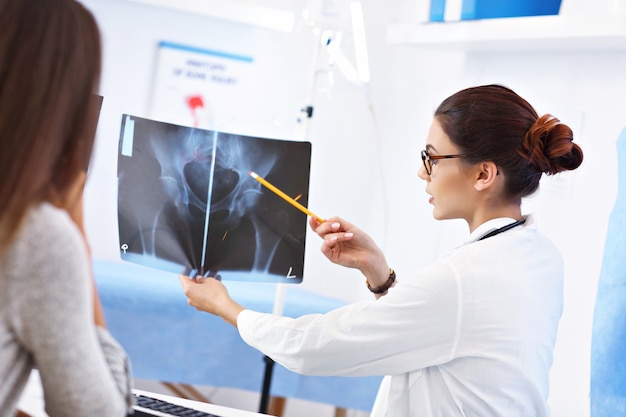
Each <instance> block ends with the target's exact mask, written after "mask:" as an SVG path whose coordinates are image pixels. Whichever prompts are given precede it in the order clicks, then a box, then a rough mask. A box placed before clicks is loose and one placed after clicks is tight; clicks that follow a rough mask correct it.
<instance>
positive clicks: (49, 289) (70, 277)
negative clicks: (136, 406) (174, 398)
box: [0, 204, 131, 417]
mask: <svg viewBox="0 0 626 417" xmlns="http://www.w3.org/2000/svg"><path fill="white" fill-rule="evenodd" d="M90 268H91V267H90V263H89V258H88V255H87V251H86V248H85V244H84V241H83V240H82V237H81V235H80V232H79V230H78V228H77V227H76V226H75V225H74V223H73V222H72V221H71V219H70V218H69V216H68V215H67V213H66V212H65V211H62V210H59V209H57V208H55V207H53V206H52V205H50V204H42V205H40V206H39V207H36V208H34V209H32V210H31V212H30V213H29V214H28V219H27V222H26V224H25V227H24V228H23V229H22V230H21V232H20V234H19V235H18V236H17V238H16V239H15V241H14V242H13V243H12V244H11V246H10V248H9V249H8V251H6V252H5V253H4V254H3V255H0V417H12V416H13V414H14V412H15V407H16V404H17V402H18V401H19V398H20V395H21V392H22V390H23V389H24V386H25V384H26V382H27V379H28V377H29V375H30V372H31V370H32V369H33V368H37V369H38V370H39V373H40V375H41V381H42V384H43V392H44V401H45V407H46V412H47V413H48V414H49V415H50V416H52V417H56V416H64V417H72V416H80V417H84V416H98V417H107V416H117V417H122V416H125V415H126V413H127V412H128V410H129V404H130V403H131V400H130V386H131V376H130V369H129V364H128V359H127V356H126V354H125V352H124V350H123V349H122V348H121V347H120V346H119V345H118V344H117V343H116V342H115V340H114V339H113V338H112V337H111V335H110V334H109V333H108V332H107V331H106V330H105V329H103V328H100V327H96V326H95V325H94V321H93V316H94V314H93V299H92V284H91V271H90Z"/></svg>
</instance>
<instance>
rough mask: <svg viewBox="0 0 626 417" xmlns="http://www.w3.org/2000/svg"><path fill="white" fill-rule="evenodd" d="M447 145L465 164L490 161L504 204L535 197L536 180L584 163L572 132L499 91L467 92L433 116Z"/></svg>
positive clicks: (484, 88)
mask: <svg viewBox="0 0 626 417" xmlns="http://www.w3.org/2000/svg"><path fill="white" fill-rule="evenodd" d="M435 117H436V118H437V120H438V121H439V122H440V123H441V126H442V128H443V130H444V132H445V133H446V134H447V135H448V136H449V137H450V140H451V141H452V142H453V143H454V144H455V145H456V146H458V147H459V150H460V152H459V153H462V154H465V155H467V157H466V158H464V161H466V162H467V163H469V164H475V163H478V162H483V161H493V162H494V163H495V164H496V165H497V166H498V170H501V171H502V172H503V174H504V176H505V178H506V181H505V195H504V198H505V199H507V200H510V201H513V200H519V199H521V198H522V197H526V196H528V195H530V194H532V193H534V192H535V191H536V190H537V188H538V187H539V179H540V178H541V174H542V173H545V174H547V175H553V174H556V173H558V172H562V171H566V170H573V169H576V168H578V166H580V164H581V163H582V161H583V152H582V149H581V148H580V146H578V145H577V144H575V143H574V142H573V134H572V130H571V129H570V128H569V127H568V126H567V125H565V124H563V123H561V122H560V121H559V120H558V119H557V118H555V117H554V116H551V115H549V114H546V115H544V116H541V117H539V116H538V114H537V112H536V111H535V109H533V107H532V106H531V105H530V104H529V103H528V102H527V101H526V100H524V99H523V98H522V97H520V96H519V95H517V94H516V93H515V92H514V91H512V90H511V89H509V88H507V87H504V86H501V85H484V86H478V87H472V88H467V89H465V90H461V91H459V92H458V93H455V94H453V95H452V96H450V97H448V98H447V99H445V100H444V101H443V102H442V103H441V104H440V105H439V107H438V108H437V110H435Z"/></svg>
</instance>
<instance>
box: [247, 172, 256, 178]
mask: <svg viewBox="0 0 626 417" xmlns="http://www.w3.org/2000/svg"><path fill="white" fill-rule="evenodd" d="M248 175H250V176H251V177H252V178H256V177H258V175H257V174H256V172H254V171H248Z"/></svg>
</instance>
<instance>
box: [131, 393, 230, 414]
mask: <svg viewBox="0 0 626 417" xmlns="http://www.w3.org/2000/svg"><path fill="white" fill-rule="evenodd" d="M133 395H134V397H135V404H136V405H137V406H139V407H141V408H144V409H148V410H153V411H158V412H160V413H163V414H164V415H167V416H176V417H220V416H218V415H215V414H210V413H205V412H204V411H199V410H194V409H193V408H188V407H183V406H182V405H178V404H172V403H170V402H167V401H163V400H159V399H156V398H151V397H146V396H145V395H138V394H133ZM153 415H156V414H148V413H146V412H145V411H142V410H135V413H134V414H129V416H134V417H139V416H153ZM158 415H161V414H158Z"/></svg>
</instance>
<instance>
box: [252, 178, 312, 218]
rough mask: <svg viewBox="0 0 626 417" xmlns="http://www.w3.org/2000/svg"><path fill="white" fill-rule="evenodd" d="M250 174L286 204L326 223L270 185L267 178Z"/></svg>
mask: <svg viewBox="0 0 626 417" xmlns="http://www.w3.org/2000/svg"><path fill="white" fill-rule="evenodd" d="M248 174H250V176H251V177H252V178H254V179H255V180H257V181H258V182H260V183H261V184H262V185H264V186H266V187H267V188H269V189H270V190H272V191H273V192H274V193H275V194H276V195H278V196H279V197H281V198H282V199H283V200H285V201H286V202H288V203H289V204H291V205H292V206H294V207H295V208H297V209H298V210H300V211H301V212H303V213H305V214H308V215H309V216H311V217H315V220H317V221H318V222H320V223H324V219H322V218H321V217H320V216H318V215H316V214H314V213H313V212H312V211H310V210H309V209H308V208H306V207H304V206H303V205H302V204H300V203H298V202H297V201H296V200H294V199H293V198H291V197H289V196H288V195H287V194H285V193H283V192H282V191H280V190H279V189H278V188H276V187H274V186H273V185H272V184H270V183H269V182H267V181H266V180H265V178H263V177H260V176H259V175H258V174H257V173H256V172H252V171H250V172H249V173H248Z"/></svg>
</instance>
